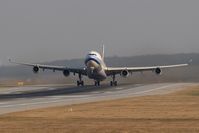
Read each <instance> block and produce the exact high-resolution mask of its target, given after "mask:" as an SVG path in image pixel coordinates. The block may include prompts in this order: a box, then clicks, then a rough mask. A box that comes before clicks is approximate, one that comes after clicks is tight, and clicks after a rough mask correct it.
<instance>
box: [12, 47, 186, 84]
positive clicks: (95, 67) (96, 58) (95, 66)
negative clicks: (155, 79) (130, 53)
mask: <svg viewBox="0 0 199 133" xmlns="http://www.w3.org/2000/svg"><path fill="white" fill-rule="evenodd" d="M9 62H10V63H15V64H18V65H25V66H31V67H33V72H34V73H38V72H39V70H40V69H42V70H46V69H48V70H53V71H54V72H55V71H62V72H63V75H64V76H65V77H68V76H69V75H70V74H71V73H73V74H74V75H75V74H78V77H79V80H78V81H77V86H84V81H83V80H82V76H87V77H88V78H90V79H93V80H94V85H95V86H100V82H101V81H104V80H105V79H107V77H109V76H111V77H112V81H110V86H117V85H118V83H117V81H116V75H121V76H122V77H128V76H129V75H130V73H133V72H144V71H152V72H154V73H156V74H157V75H160V74H161V73H162V69H165V68H174V67H183V66H188V65H189V64H176V65H165V66H150V67H107V66H106V64H105V61H104V45H103V46H102V52H101V54H100V53H99V52H96V51H90V52H89V53H88V54H87V55H86V58H85V67H84V68H70V67H66V66H53V65H43V64H32V63H19V62H13V61H11V59H9Z"/></svg>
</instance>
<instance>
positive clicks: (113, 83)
mask: <svg viewBox="0 0 199 133" xmlns="http://www.w3.org/2000/svg"><path fill="white" fill-rule="evenodd" d="M112 77H113V81H111V82H110V85H111V86H117V81H115V75H113V76H112Z"/></svg>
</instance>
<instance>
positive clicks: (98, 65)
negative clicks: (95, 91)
mask: <svg viewBox="0 0 199 133" xmlns="http://www.w3.org/2000/svg"><path fill="white" fill-rule="evenodd" d="M85 65H86V69H87V75H88V77H89V78H90V79H94V80H96V81H102V80H105V79H106V78H107V75H106V72H105V68H106V65H105V63H104V61H103V59H102V57H101V55H100V54H99V53H98V52H95V51H91V52H89V54H88V55H87V56H86V59H85Z"/></svg>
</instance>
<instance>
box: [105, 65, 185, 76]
mask: <svg viewBox="0 0 199 133" xmlns="http://www.w3.org/2000/svg"><path fill="white" fill-rule="evenodd" d="M188 65H189V64H177V65H165V66H150V67H107V69H106V73H107V75H109V76H110V75H113V74H121V72H122V71H128V72H130V73H131V72H143V71H156V70H157V69H158V70H160V72H161V69H165V68H175V67H183V66H188Z"/></svg>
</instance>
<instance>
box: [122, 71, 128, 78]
mask: <svg viewBox="0 0 199 133" xmlns="http://www.w3.org/2000/svg"><path fill="white" fill-rule="evenodd" d="M121 76H122V77H125V78H126V77H128V76H129V71H127V70H123V71H122V72H121Z"/></svg>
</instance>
